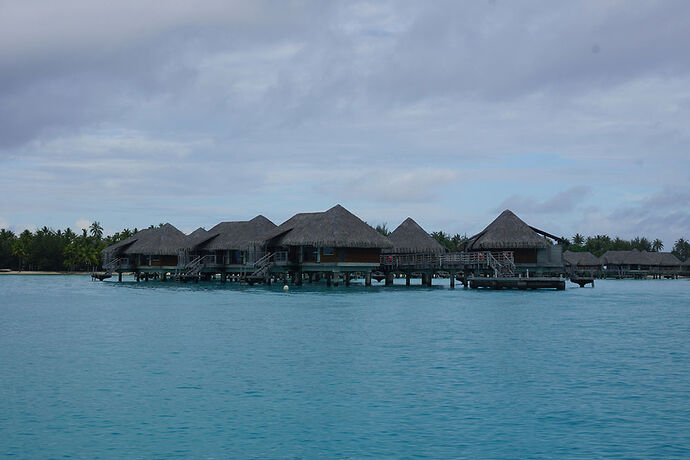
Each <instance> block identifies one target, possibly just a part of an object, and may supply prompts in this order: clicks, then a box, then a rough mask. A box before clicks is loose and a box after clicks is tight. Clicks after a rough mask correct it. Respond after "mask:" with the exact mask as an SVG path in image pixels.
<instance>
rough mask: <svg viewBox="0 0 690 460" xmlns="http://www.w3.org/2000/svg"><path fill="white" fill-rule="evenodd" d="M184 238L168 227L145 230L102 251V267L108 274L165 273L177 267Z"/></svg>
mask: <svg viewBox="0 0 690 460" xmlns="http://www.w3.org/2000/svg"><path fill="white" fill-rule="evenodd" d="M186 238H187V236H186V235H185V234H184V233H182V232H181V231H179V230H178V229H177V228H175V227H174V226H173V225H171V224H165V225H163V226H161V227H156V228H150V229H145V230H141V231H139V232H137V233H136V234H134V235H132V236H131V237H129V238H127V239H125V240H123V241H120V242H119V243H116V244H113V245H111V246H108V247H107V248H105V249H104V250H103V254H104V261H105V262H104V267H105V268H106V270H109V271H112V272H118V273H122V271H134V272H136V273H146V274H158V275H160V274H163V275H164V274H165V273H168V272H173V271H175V270H176V269H177V268H178V255H179V251H180V248H182V247H184V245H185V240H186Z"/></svg>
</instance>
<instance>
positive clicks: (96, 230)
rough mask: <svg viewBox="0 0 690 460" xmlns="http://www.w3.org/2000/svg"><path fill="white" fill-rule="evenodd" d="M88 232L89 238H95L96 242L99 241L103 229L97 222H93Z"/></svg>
mask: <svg viewBox="0 0 690 460" xmlns="http://www.w3.org/2000/svg"><path fill="white" fill-rule="evenodd" d="M89 230H90V232H91V236H95V237H96V239H97V240H100V239H101V237H102V236H103V227H101V223H100V222H98V221H97V220H95V221H93V223H92V224H91V226H90V227H89Z"/></svg>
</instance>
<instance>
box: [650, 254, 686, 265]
mask: <svg viewBox="0 0 690 460" xmlns="http://www.w3.org/2000/svg"><path fill="white" fill-rule="evenodd" d="M647 254H649V257H651V259H652V260H653V261H654V265H659V266H661V267H679V266H681V265H682V264H683V263H682V262H681V261H680V260H679V259H678V258H677V257H676V256H674V255H673V254H672V253H670V252H649V253H647Z"/></svg>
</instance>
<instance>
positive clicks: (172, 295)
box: [0, 275, 690, 458]
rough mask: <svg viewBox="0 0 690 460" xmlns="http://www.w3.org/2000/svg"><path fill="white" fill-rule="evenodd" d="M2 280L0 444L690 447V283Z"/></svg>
mask: <svg viewBox="0 0 690 460" xmlns="http://www.w3.org/2000/svg"><path fill="white" fill-rule="evenodd" d="M435 282H438V283H439V286H437V287H433V288H423V287H421V286H412V287H410V288H406V287H405V286H394V287H391V288H385V287H376V286H374V287H372V288H366V287H364V286H351V287H349V288H346V287H344V286H340V287H338V288H335V287H333V288H327V287H326V286H320V287H314V286H308V285H305V286H303V287H301V288H297V287H293V288H292V289H291V290H290V291H289V292H283V291H282V287H281V286H272V287H245V286H238V285H232V284H228V285H226V286H221V285H220V284H215V283H207V284H203V283H202V284H199V285H189V284H188V285H181V284H176V283H170V282H169V283H161V282H149V283H140V284H135V283H133V282H125V283H122V284H118V283H116V282H105V283H99V282H91V281H90V279H89V278H88V277H82V276H9V275H8V276H0V455H7V456H16V457H18V458H57V457H77V458H97V457H100V458H140V457H146V458H151V457H154V458H169V457H194V458H229V457H234V458H255V457H261V458H319V457H320V458H334V457H335V458H341V457H355V458H362V457H376V458H381V457H383V458H386V457H387V458H411V457H429V458H449V457H473V458H477V457H481V458H486V457H493V458H495V457H503V458H526V457H544V458H546V457H553V456H556V455H559V456H566V457H584V458H592V457H637V458H639V457H665V458H668V457H678V458H681V457H684V458H688V457H690V280H658V281H653V280H649V281H597V284H596V287H595V288H594V289H591V288H583V289H581V288H578V287H570V286H568V289H567V290H566V291H564V292H557V291H542V292H491V291H470V290H464V289H462V288H459V289H455V290H451V289H449V288H448V287H447V285H446V286H443V285H441V284H442V282H441V281H439V280H435Z"/></svg>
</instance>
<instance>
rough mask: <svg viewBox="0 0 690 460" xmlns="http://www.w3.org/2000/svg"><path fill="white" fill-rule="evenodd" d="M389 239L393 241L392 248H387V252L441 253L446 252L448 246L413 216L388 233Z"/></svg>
mask: <svg viewBox="0 0 690 460" xmlns="http://www.w3.org/2000/svg"><path fill="white" fill-rule="evenodd" d="M388 239H389V240H391V242H392V243H393V247H392V248H391V249H386V253H393V254H402V253H405V254H415V253H432V254H439V253H443V252H446V248H444V247H443V246H441V244H440V243H439V242H438V241H436V240H435V239H434V238H433V237H432V236H431V235H429V234H428V233H427V232H425V231H424V229H423V228H422V227H420V226H419V224H418V223H417V222H415V221H414V220H413V219H412V218H411V217H408V218H407V219H405V221H404V222H403V223H402V224H400V225H399V226H398V228H396V229H395V230H393V232H392V233H391V234H390V235H388Z"/></svg>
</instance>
